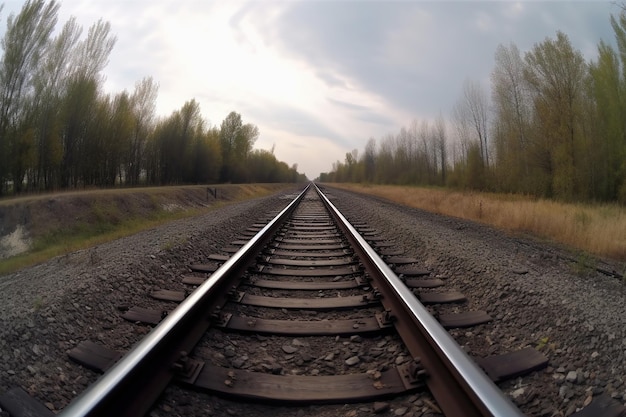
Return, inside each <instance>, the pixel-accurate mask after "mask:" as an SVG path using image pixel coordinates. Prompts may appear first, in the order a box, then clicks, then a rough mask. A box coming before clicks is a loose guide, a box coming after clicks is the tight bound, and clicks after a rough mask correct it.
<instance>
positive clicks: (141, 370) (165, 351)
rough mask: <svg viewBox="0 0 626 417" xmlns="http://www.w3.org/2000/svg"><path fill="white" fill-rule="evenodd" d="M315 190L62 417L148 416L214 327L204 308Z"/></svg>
mask: <svg viewBox="0 0 626 417" xmlns="http://www.w3.org/2000/svg"><path fill="white" fill-rule="evenodd" d="M310 185H311V184H308V185H307V186H306V188H305V189H304V190H303V191H302V192H301V193H300V194H299V195H298V196H297V197H296V198H295V199H294V200H293V201H292V202H291V203H290V204H289V205H287V207H285V208H284V209H283V210H282V211H281V212H280V213H279V214H278V215H277V216H276V217H275V218H274V219H272V220H271V221H270V222H269V223H268V224H267V225H266V226H265V227H264V228H263V229H262V230H261V231H259V233H258V234H257V235H256V236H254V237H253V238H252V239H250V241H248V243H246V244H245V245H244V246H243V247H242V248H241V249H240V250H239V251H238V252H236V253H235V254H234V255H233V256H232V257H231V258H230V259H229V260H228V261H226V262H225V263H224V264H223V265H222V266H221V267H220V268H218V269H217V270H216V271H215V272H214V273H213V274H211V276H210V277H209V278H208V279H207V280H206V281H205V282H204V283H203V284H202V285H200V286H199V287H198V288H197V289H196V290H195V291H194V292H193V293H192V294H191V295H190V296H189V297H187V298H186V299H185V300H184V301H183V302H182V303H181V304H179V305H178V307H177V308H176V309H175V310H174V311H172V312H171V313H170V314H169V315H168V316H167V317H166V318H165V319H164V320H163V321H162V322H161V323H159V325H158V326H156V327H155V328H154V329H153V330H152V331H151V332H150V333H148V335H147V336H146V337H144V338H143V339H142V340H141V341H139V342H138V343H137V344H136V345H135V346H134V347H133V348H132V349H131V350H130V351H129V352H128V353H126V355H124V356H123V357H122V358H121V359H120V360H119V361H118V362H117V363H116V364H115V365H114V366H113V367H111V368H110V369H109V370H108V371H107V372H106V373H105V374H104V375H102V376H101V377H100V378H99V379H98V380H97V381H96V382H94V383H93V384H91V385H90V386H89V387H87V389H86V390H85V391H84V392H83V393H81V394H80V395H79V396H78V397H76V398H75V399H74V400H73V401H72V402H71V403H70V404H69V405H68V406H67V407H65V408H64V409H63V410H62V411H61V413H59V414H58V415H59V416H63V417H70V416H71V417H83V416H116V417H122V416H139V415H144V414H145V413H146V412H147V411H148V409H149V407H150V406H151V405H152V404H153V402H154V401H155V399H156V397H158V395H159V394H160V392H161V391H162V390H163V389H164V387H165V385H167V383H168V382H169V380H171V379H172V378H173V377H174V375H175V373H174V371H173V369H172V368H173V365H174V363H175V362H176V361H177V360H178V359H180V356H181V352H183V351H189V350H188V349H190V347H189V345H191V347H192V346H193V345H195V343H197V340H199V339H200V337H201V335H202V333H203V332H204V331H205V330H206V329H207V328H208V327H209V324H210V323H209V314H210V312H207V311H206V308H204V307H203V306H205V305H206V303H207V302H208V300H210V299H211V297H214V296H215V294H217V293H218V292H220V291H221V290H222V289H223V286H224V285H225V283H226V281H227V280H228V277H229V276H230V275H232V273H233V271H236V270H243V269H245V268H246V266H247V264H248V262H250V261H251V260H253V259H254V257H255V256H256V253H257V252H258V251H259V250H260V249H261V248H262V247H263V246H264V245H265V242H267V241H268V240H269V239H270V238H271V235H272V234H273V233H274V232H275V231H276V230H277V228H278V227H279V226H280V224H281V223H282V222H283V221H284V219H286V218H287V217H288V216H289V215H290V214H291V212H292V211H293V210H294V208H295V207H296V206H297V205H298V203H299V202H300V200H302V198H303V197H304V195H305V194H306V192H307V190H308V189H309V187H310ZM196 339H197V340H196ZM172 346H174V347H173V348H172ZM162 363H166V364H170V365H172V366H171V367H169V369H168V367H161V366H160V364H162ZM162 369H163V370H162ZM144 391H145V392H144ZM135 397H142V401H141V402H137V403H134V404H130V403H129V401H130V399H132V398H135Z"/></svg>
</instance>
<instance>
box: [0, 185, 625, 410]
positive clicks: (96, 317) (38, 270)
mask: <svg viewBox="0 0 626 417" xmlns="http://www.w3.org/2000/svg"><path fill="white" fill-rule="evenodd" d="M328 192H329V194H330V196H331V197H332V199H331V201H333V203H335V204H336V205H337V206H338V208H339V209H340V210H343V211H345V213H346V217H348V219H349V220H357V219H358V220H362V221H366V222H367V223H368V224H369V225H370V226H371V227H373V228H377V229H379V230H382V231H384V232H385V234H386V235H387V236H388V237H390V238H393V239H395V241H396V242H397V244H398V246H399V247H402V248H403V249H404V250H405V253H406V254H407V255H408V256H415V257H417V258H418V259H420V260H421V262H422V266H423V267H425V268H427V269H428V270H430V271H431V275H432V276H433V277H435V276H437V277H440V278H442V279H444V280H445V282H446V288H447V289H451V290H452V289H456V290H459V291H462V292H463V293H464V294H465V295H466V296H467V297H468V299H469V302H468V303H467V305H465V306H462V307H461V308H463V309H465V308H467V309H473V310H477V309H482V310H486V311H487V312H488V313H489V314H490V315H491V316H492V317H493V318H494V319H495V320H494V321H493V322H492V323H489V324H486V325H481V326H478V327H476V328H472V329H462V330H454V331H452V334H453V336H454V337H455V338H456V339H457V341H458V342H459V344H460V345H461V346H463V347H465V348H466V349H467V350H468V351H470V352H471V353H472V354H477V355H480V356H483V355H485V356H486V355H488V354H498V353H506V352H509V351H511V350H517V349H520V348H524V347H528V346H531V347H535V348H537V349H539V350H540V351H541V352H542V353H544V354H545V355H546V356H547V357H548V358H549V359H550V364H549V367H548V368H547V369H546V370H544V371H539V372H535V373H532V374H530V375H529V376H526V377H523V378H517V379H515V380H512V381H508V382H505V383H502V384H501V385H500V386H501V387H502V389H503V390H504V391H505V392H506V393H507V394H509V395H510V396H511V398H512V399H513V401H514V402H515V403H516V404H518V405H519V406H520V408H521V409H522V410H523V411H524V412H525V413H526V414H527V415H533V416H568V415H570V414H572V413H574V412H575V411H576V410H577V409H579V408H581V407H582V406H583V405H585V404H587V403H589V401H591V399H593V398H595V397H597V396H599V395H601V394H605V395H608V396H610V397H612V398H614V399H615V400H616V401H619V402H621V403H625V402H626V384H624V379H625V377H626V330H625V329H626V327H625V326H624V325H625V322H626V303H625V301H626V287H625V285H624V282H622V281H620V280H618V279H616V278H614V277H609V276H606V275H603V274H600V273H598V272H597V271H596V270H594V269H593V268H588V267H585V265H580V264H577V263H573V262H571V261H569V260H567V259H566V258H568V257H569V258H571V254H569V253H568V252H567V251H565V250H563V249H560V248H557V247H553V246H551V245H548V244H545V243H540V242H537V241H535V240H533V239H529V238H522V237H519V236H511V235H507V234H505V233H503V232H500V231H497V230H493V229H491V228H489V227H486V226H483V225H479V224H475V223H471V222H466V221H462V220H458V219H450V218H446V217H442V216H438V215H434V214H431V213H426V212H423V211H420V210H416V209H410V208H406V207H400V206H396V205H394V204H391V203H388V202H385V201H382V200H379V199H373V198H370V197H365V196H359V195H356V194H353V193H349V192H345V191H339V190H335V189H328ZM294 196H295V195H294V194H293V193H291V194H288V193H279V194H277V195H274V196H272V197H267V198H261V199H256V200H250V201H247V202H243V203H238V204H236V205H231V206H227V207H221V208H218V209H215V210H213V211H211V212H209V213H207V214H205V215H202V216H199V217H196V218H193V219H185V220H180V221H176V222H173V223H170V224H168V225H166V226H162V227H159V228H156V229H152V230H149V231H145V232H142V233H139V234H137V235H133V236H130V237H126V238H123V239H119V240H117V241H114V242H110V243H107V244H103V245H99V246H97V247H95V248H92V249H89V250H84V251H80V252H75V253H72V254H69V255H67V256H63V257H59V258H55V259H52V260H50V261H48V262H46V263H44V264H41V265H37V266H34V267H31V268H27V269H24V270H22V271H20V272H18V273H14V274H11V275H7V276H2V277H0V294H1V297H2V302H1V303H0V358H1V361H0V392H4V391H6V390H8V389H10V388H11V387H14V386H21V387H23V388H24V389H25V390H26V391H28V392H29V393H31V394H32V395H34V396H35V397H37V398H38V399H39V400H40V401H41V402H43V403H44V404H46V406H47V407H48V408H50V409H52V410H53V411H55V412H57V411H58V410H61V409H62V408H63V407H64V406H65V405H67V403H68V402H69V401H71V399H72V398H73V397H74V396H76V395H77V393H79V392H81V391H82V390H84V388H85V387H86V386H88V384H89V383H91V382H93V381H95V380H96V379H97V377H98V375H97V374H95V373H93V372H91V371H89V370H86V369H84V368H82V367H80V366H78V365H76V364H74V363H72V362H70V361H69V360H68V358H67V351H68V350H69V349H71V348H73V347H74V346H76V345H77V344H78V343H79V342H80V341H83V340H92V341H94V342H98V343H101V344H103V345H106V346H108V347H109V348H112V349H116V350H119V351H125V350H127V349H129V348H130V347H131V346H132V345H133V344H134V343H136V342H137V341H138V340H140V339H141V337H143V335H145V334H146V333H147V332H148V331H149V330H150V328H149V327H147V326H137V325H134V324H132V323H128V322H126V321H124V320H122V319H121V312H123V311H124V310H125V309H127V308H129V307H131V306H134V305H138V306H142V307H146V308H163V303H162V302H159V301H156V300H150V299H149V297H147V295H148V294H149V293H150V292H151V291H154V290H156V289H173V290H176V289H183V288H184V287H183V286H182V284H181V283H180V282H181V276H182V275H183V274H185V273H187V272H188V268H187V266H188V265H189V264H192V263H204V262H206V259H207V257H208V255H209V254H211V253H216V252H219V249H220V248H221V247H224V246H228V245H229V244H230V242H231V241H232V240H234V239H235V238H236V237H237V235H238V233H239V232H241V231H243V230H244V229H245V228H246V227H248V226H249V225H251V224H252V223H254V222H256V221H257V220H259V219H261V218H263V217H265V216H266V215H267V214H274V213H276V212H278V211H279V210H280V209H282V208H283V207H284V206H285V205H286V204H287V203H288V202H289V201H290V199H291V198H293V197H294ZM585 261H586V262H587V263H589V262H590V261H593V259H592V258H591V257H585ZM609 264H610V266H611V268H613V269H614V270H616V271H623V270H624V265H623V264H618V263H609ZM620 268H621V269H620ZM170 308H171V307H170ZM354 343H357V342H354ZM283 345H285V344H284V343H283V344H282V345H278V346H277V347H276V348H275V349H276V350H280V349H282V346H283ZM292 345H293V343H291V344H289V346H292ZM270 348H272V347H271V346H270ZM290 349H291V348H290ZM283 350H284V349H283ZM329 354H330V353H329ZM252 355H254V352H246V351H245V349H242V350H241V351H238V352H236V359H238V360H239V361H240V362H241V363H242V365H243V364H244V363H245V361H248V360H249V361H250V362H254V360H255V359H254V357H253V356H252ZM348 359H349V358H348ZM352 361H355V360H354V359H351V362H352ZM346 365H347V366H359V365H358V364H356V363H355V364H352V365H350V364H348V363H346ZM177 394H180V388H177V387H173V388H171V389H168V392H166V394H165V396H164V398H165V401H164V403H163V405H161V406H159V407H158V408H157V409H155V410H154V411H153V412H152V415H154V416H159V415H237V414H238V410H241V408H240V407H241V405H240V404H237V403H233V402H229V401H227V400H222V399H216V398H214V397H212V396H208V395H206V394H197V393H193V394H182V397H175V395H177ZM180 398H183V399H182V400H181V399H180ZM429 402H430V401H429V400H428V399H426V400H424V399H422V398H421V397H418V396H408V397H406V398H400V399H396V400H390V401H388V402H382V403H376V404H355V405H347V406H324V407H321V406H320V407H307V408H302V409H298V410H297V411H295V412H294V410H293V409H290V408H280V409H279V410H278V411H275V412H274V415H276V416H280V415H285V416H286V415H299V416H309V415H311V416H312V415H329V416H330V415H338V414H337V413H339V415H350V416H361V415H363V416H365V415H372V414H374V413H375V412H376V413H379V415H389V416H392V415H405V416H432V415H438V414H436V413H435V411H434V410H436V406H431V405H430V404H429ZM267 411H268V408H267V407H265V406H258V413H256V414H255V413H254V412H253V411H251V410H250V408H246V412H248V413H251V414H250V415H263V413H265V414H267ZM0 415H2V414H0Z"/></svg>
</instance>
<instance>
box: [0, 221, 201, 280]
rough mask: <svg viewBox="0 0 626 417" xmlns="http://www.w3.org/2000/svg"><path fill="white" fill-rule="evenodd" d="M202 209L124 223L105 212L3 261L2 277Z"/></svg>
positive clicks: (40, 239) (0, 264)
mask: <svg viewBox="0 0 626 417" xmlns="http://www.w3.org/2000/svg"><path fill="white" fill-rule="evenodd" d="M199 212H200V211H199V210H197V209H193V210H185V211H177V212H166V211H164V210H163V211H159V212H155V213H154V215H153V216H151V217H150V218H146V217H141V218H139V217H138V218H131V219H126V220H123V221H111V220H110V218H108V217H106V215H105V214H106V212H105V211H99V212H98V216H97V217H99V218H100V220H99V221H97V222H95V223H87V222H81V223H79V224H77V225H75V226H74V227H72V228H68V229H63V230H56V231H53V232H50V233H47V234H45V235H44V236H41V237H39V238H37V239H35V241H34V242H33V245H32V248H31V250H30V251H29V252H27V253H24V254H21V255H17V256H13V257H11V258H8V259H3V260H2V261H0V275H3V274H8V273H11V272H15V271H17V270H20V269H22V268H25V267H28V266H32V265H35V264H38V263H41V262H44V261H46V260H48V259H51V258H54V257H56V256H62V255H66V254H68V253H70V252H74V251H78V250H83V249H87V248H90V247H93V246H96V245H99V244H102V243H105V242H110V241H112V240H115V239H120V238H122V237H125V236H130V235H132V234H135V233H138V232H140V231H142V230H147V229H151V228H153V227H156V226H160V225H162V224H165V223H168V222H170V221H173V220H177V219H181V218H187V217H192V216H195V215H197V214H199Z"/></svg>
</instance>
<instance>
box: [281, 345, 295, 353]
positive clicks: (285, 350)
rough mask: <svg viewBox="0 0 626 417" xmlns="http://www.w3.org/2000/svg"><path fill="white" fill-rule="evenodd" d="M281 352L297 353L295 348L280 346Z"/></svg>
mask: <svg viewBox="0 0 626 417" xmlns="http://www.w3.org/2000/svg"><path fill="white" fill-rule="evenodd" d="M282 349H283V352H285V353H288V354H289V353H295V352H297V351H298V348H297V347H294V346H291V345H283V346H282Z"/></svg>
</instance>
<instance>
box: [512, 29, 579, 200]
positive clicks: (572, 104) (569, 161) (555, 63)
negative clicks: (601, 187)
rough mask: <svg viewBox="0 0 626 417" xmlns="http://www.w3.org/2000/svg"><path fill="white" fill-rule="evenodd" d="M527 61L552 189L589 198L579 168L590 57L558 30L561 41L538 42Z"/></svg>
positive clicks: (568, 196) (526, 73)
mask: <svg viewBox="0 0 626 417" xmlns="http://www.w3.org/2000/svg"><path fill="white" fill-rule="evenodd" d="M525 60H526V67H525V70H524V78H525V80H526V82H527V83H528V85H529V87H530V89H531V90H532V93H533V100H534V111H535V115H536V120H537V126H538V134H537V138H541V139H538V140H537V141H535V143H534V145H535V149H536V153H538V154H539V155H545V156H543V157H541V156H540V158H539V161H545V162H540V164H542V165H543V166H544V169H546V170H547V172H546V174H547V175H548V176H549V177H550V178H551V189H550V193H551V194H554V195H555V196H557V197H561V198H565V199H572V198H574V197H575V196H579V197H581V196H584V195H585V193H586V192H587V191H588V190H584V189H583V187H582V177H581V175H580V173H581V171H580V170H578V171H577V166H578V165H579V164H580V163H581V160H582V158H583V154H582V153H581V152H579V151H580V149H582V146H580V145H581V141H582V140H583V139H584V138H583V136H582V125H581V121H582V120H583V119H584V114H583V112H582V109H583V105H582V104H583V91H584V80H585V76H586V74H587V69H588V67H587V64H586V63H585V59H584V58H583V56H582V54H581V53H580V52H579V51H576V50H574V48H573V47H572V45H571V44H570V42H569V39H568V37H567V36H566V35H565V34H563V33H562V32H557V38H556V39H554V40H553V39H549V38H548V39H546V40H545V41H544V42H542V43H540V44H536V45H535V46H534V47H533V49H532V50H530V51H529V52H528V53H526V56H525ZM546 156H547V158H549V159H548V160H547V161H546ZM546 162H547V163H548V165H547V166H546ZM577 174H578V175H577Z"/></svg>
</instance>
